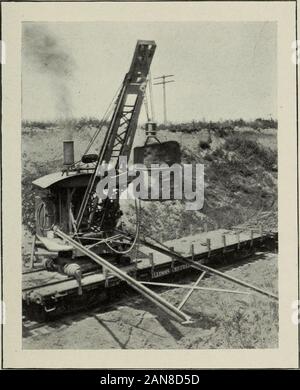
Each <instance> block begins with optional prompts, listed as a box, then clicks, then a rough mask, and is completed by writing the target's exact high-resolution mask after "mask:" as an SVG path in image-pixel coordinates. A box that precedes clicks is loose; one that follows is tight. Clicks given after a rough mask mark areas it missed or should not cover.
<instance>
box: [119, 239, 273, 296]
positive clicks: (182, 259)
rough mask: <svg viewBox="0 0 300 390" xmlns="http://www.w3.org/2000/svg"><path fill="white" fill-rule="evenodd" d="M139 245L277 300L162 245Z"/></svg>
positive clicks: (259, 289) (147, 242)
mask: <svg viewBox="0 0 300 390" xmlns="http://www.w3.org/2000/svg"><path fill="white" fill-rule="evenodd" d="M124 235H125V236H126V235H127V236H130V237H132V235H130V234H129V233H124ZM140 243H141V244H143V245H145V246H147V247H148V248H151V249H153V250H155V251H157V252H160V253H163V254H164V255H167V256H171V257H172V256H173V257H175V258H176V259H177V260H178V261H180V262H182V263H184V264H187V265H190V267H191V268H195V269H198V270H200V271H206V272H208V273H210V274H212V275H217V276H220V277H221V278H223V279H226V280H229V281H230V282H233V283H236V284H238V285H240V286H243V287H247V288H249V289H251V290H253V291H256V292H258V293H259V294H262V295H265V296H267V297H269V298H272V299H275V300H276V301H278V300H279V299H278V295H276V294H273V293H272V292H270V291H266V290H263V289H262V288H259V287H257V286H255V285H253V284H250V283H247V282H244V281H243V280H240V279H237V278H235V277H233V276H229V275H226V274H225V273H224V272H221V271H218V270H216V269H214V268H211V267H208V266H206V265H204V264H201V263H198V262H196V261H193V260H190V259H189V258H186V257H183V256H182V255H181V254H180V253H177V252H174V251H173V250H170V249H165V248H164V247H165V245H163V244H160V245H162V246H158V245H154V244H152V243H151V242H149V241H148V240H146V239H144V240H142V239H140Z"/></svg>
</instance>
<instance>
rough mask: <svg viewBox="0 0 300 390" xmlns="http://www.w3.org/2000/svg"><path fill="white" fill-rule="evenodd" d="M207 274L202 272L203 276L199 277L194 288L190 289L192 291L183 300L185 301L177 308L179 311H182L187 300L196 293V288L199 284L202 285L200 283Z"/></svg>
mask: <svg viewBox="0 0 300 390" xmlns="http://www.w3.org/2000/svg"><path fill="white" fill-rule="evenodd" d="M205 274H206V272H205V271H203V272H202V274H201V275H200V276H199V278H198V279H197V280H196V282H195V283H194V284H193V287H192V288H191V289H190V291H189V292H188V293H187V294H186V296H185V297H184V298H183V300H182V301H181V302H180V303H179V305H178V306H177V308H178V309H181V308H182V307H183V306H184V305H185V303H186V302H187V300H188V299H189V298H190V297H191V295H192V294H193V292H194V291H195V288H196V287H197V286H198V284H199V283H200V281H201V280H202V279H203V278H204V275H205Z"/></svg>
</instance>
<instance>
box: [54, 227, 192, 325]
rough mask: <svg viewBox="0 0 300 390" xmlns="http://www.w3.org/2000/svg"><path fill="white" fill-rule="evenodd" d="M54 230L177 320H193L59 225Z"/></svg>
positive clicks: (185, 321) (184, 321) (187, 321)
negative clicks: (85, 245) (65, 231)
mask: <svg viewBox="0 0 300 390" xmlns="http://www.w3.org/2000/svg"><path fill="white" fill-rule="evenodd" d="M53 231H54V233H55V234H56V235H57V236H58V237H60V238H62V239H64V240H65V241H67V242H68V243H69V244H71V245H72V246H73V248H75V249H77V250H78V251H80V252H81V253H82V254H84V255H86V256H88V257H89V258H90V259H92V260H93V261H94V262H95V263H97V264H98V265H100V266H102V267H103V268H104V269H107V270H109V271H110V272H111V273H112V274H113V275H115V276H116V277H118V278H119V279H121V280H123V281H125V282H126V283H128V284H129V285H130V286H131V287H132V288H133V289H135V290H136V291H138V292H139V293H140V294H141V295H143V296H144V297H145V298H147V299H148V300H150V301H151V302H152V303H154V304H155V305H156V306H158V307H159V308H160V309H161V310H163V311H164V312H165V313H166V314H168V315H172V317H173V318H175V319H177V320H178V319H179V320H181V321H183V323H190V322H191V317H190V316H188V315H187V314H185V313H183V312H182V311H181V310H179V309H177V308H176V307H175V306H173V305H172V304H170V303H169V302H167V301H166V300H165V299H163V298H162V297H161V296H159V295H158V294H156V293H155V292H154V291H152V290H150V289H149V288H147V287H145V286H143V285H142V284H141V283H140V282H138V281H137V280H135V279H134V278H132V277H131V276H129V275H128V274H127V273H126V272H124V271H122V270H120V269H119V268H118V267H116V266H114V265H113V264H111V263H109V262H108V261H107V260H105V259H103V258H102V257H100V256H98V255H96V253H94V252H92V251H91V250H89V249H87V248H85V247H84V246H83V245H81V244H80V243H79V242H77V241H75V240H73V239H72V238H70V237H69V236H68V235H67V234H66V233H64V232H62V231H61V230H60V229H59V228H58V227H57V226H54V227H53Z"/></svg>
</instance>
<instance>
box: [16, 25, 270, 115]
mask: <svg viewBox="0 0 300 390" xmlns="http://www.w3.org/2000/svg"><path fill="white" fill-rule="evenodd" d="M276 32H277V27H276V23H275V22H247V23H246V22H226V23H224V22H188V23H186V22H176V23H173V22H164V23H160V22H151V23H150V22H149V23H145V22H140V23H139V22H134V23H126V22H92V23H91V22H80V23H79V22H60V23H31V22H26V23H23V34H22V35H23V36H22V118H23V119H25V120H54V119H64V118H71V117H74V118H80V117H95V118H99V119H101V118H102V117H103V115H104V112H105V111H106V109H107V107H108V105H109V103H110V101H111V100H112V98H113V96H114V95H115V93H116V91H117V89H118V87H119V86H120V84H121V82H122V80H123V78H124V76H125V74H126V72H127V71H128V69H129V66H130V63H131V59H132V56H133V52H134V48H135V45H136V41H137V40H138V39H149V40H155V42H156V44H157V49H156V52H155V54H154V58H153V62H152V65H151V75H152V77H157V76H161V75H163V74H173V75H174V77H173V79H174V80H175V82H174V83H170V84H167V86H166V88H167V116H168V121H171V122H184V121H192V120H202V119H205V120H207V121H209V120H212V121H214V120H225V119H238V118H243V119H245V120H249V119H255V118H258V117H263V118H270V117H273V118H277V48H276ZM153 96H154V99H153V100H154V108H155V109H154V113H155V118H154V119H156V120H157V121H158V122H162V120H163V99H162V86H161V85H157V86H153ZM145 119H146V116H145V110H144V109H143V110H142V113H141V116H140V120H141V121H145Z"/></svg>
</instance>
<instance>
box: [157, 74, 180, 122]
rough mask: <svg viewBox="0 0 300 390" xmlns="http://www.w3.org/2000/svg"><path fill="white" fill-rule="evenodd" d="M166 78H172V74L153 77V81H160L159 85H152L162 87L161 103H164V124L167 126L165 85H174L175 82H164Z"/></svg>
mask: <svg viewBox="0 0 300 390" xmlns="http://www.w3.org/2000/svg"><path fill="white" fill-rule="evenodd" d="M167 77H174V75H173V74H167V75H165V74H164V75H162V76H159V77H154V80H161V82H159V83H154V84H153V85H161V84H162V86H163V101H164V124H165V125H166V124H167V96H166V84H167V83H174V82H175V80H166V78H167Z"/></svg>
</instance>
